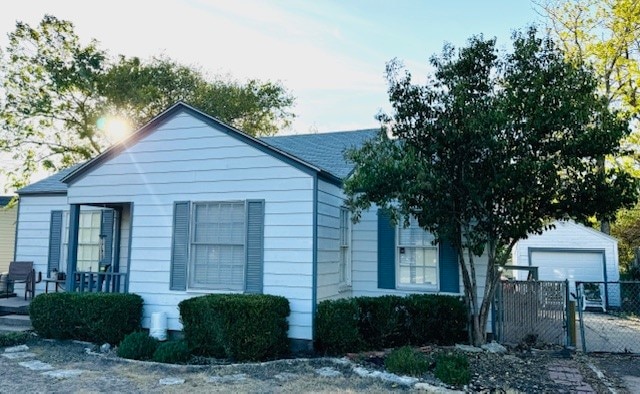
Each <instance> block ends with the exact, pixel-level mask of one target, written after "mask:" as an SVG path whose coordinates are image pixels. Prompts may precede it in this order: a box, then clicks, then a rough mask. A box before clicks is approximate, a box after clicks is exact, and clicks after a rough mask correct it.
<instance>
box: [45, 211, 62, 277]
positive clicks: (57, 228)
mask: <svg viewBox="0 0 640 394" xmlns="http://www.w3.org/2000/svg"><path fill="white" fill-rule="evenodd" d="M61 245H62V211H51V223H50V226H49V261H48V262H47V274H50V273H51V271H52V270H53V269H54V268H55V269H56V270H59V269H60V258H61V256H60V253H61Z"/></svg>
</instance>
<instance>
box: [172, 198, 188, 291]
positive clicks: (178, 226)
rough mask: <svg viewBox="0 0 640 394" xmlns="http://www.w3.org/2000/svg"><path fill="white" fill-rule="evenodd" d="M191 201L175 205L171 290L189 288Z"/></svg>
mask: <svg viewBox="0 0 640 394" xmlns="http://www.w3.org/2000/svg"><path fill="white" fill-rule="evenodd" d="M189 208H190V202H189V201H178V202H176V203H174V205H173V240H172V242H171V279H170V289H171V290H186V289H187V265H188V264H189Z"/></svg>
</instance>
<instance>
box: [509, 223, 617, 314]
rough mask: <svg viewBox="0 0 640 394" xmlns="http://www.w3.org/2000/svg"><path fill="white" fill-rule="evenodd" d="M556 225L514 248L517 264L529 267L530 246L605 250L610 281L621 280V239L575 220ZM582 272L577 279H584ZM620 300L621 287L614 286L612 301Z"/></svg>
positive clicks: (577, 274) (514, 259)
mask: <svg viewBox="0 0 640 394" xmlns="http://www.w3.org/2000/svg"><path fill="white" fill-rule="evenodd" d="M554 224H555V228H554V229H551V230H548V231H545V232H543V233H542V234H539V235H538V234H536V235H531V236H529V238H527V239H523V240H520V241H518V243H517V244H516V246H515V247H514V248H513V253H512V259H513V264H514V265H522V266H529V265H530V262H529V249H531V248H547V249H554V250H557V251H561V250H574V251H579V250H604V258H605V263H606V275H607V281H609V282H617V281H618V280H620V273H619V271H618V241H617V240H616V239H615V238H613V237H610V236H608V235H606V234H603V233H601V232H599V231H597V230H594V229H591V228H588V227H585V226H583V225H581V224H578V223H575V222H571V221H557V222H555V223H554ZM579 274H580V273H579V272H577V273H576V275H575V278H576V280H580V277H579ZM519 275H520V276H519V277H520V278H521V279H523V278H524V277H523V276H526V274H522V273H520V274H519ZM540 279H544V278H540ZM619 299H620V294H619V288H618V287H614V286H610V287H609V302H611V303H612V304H619Z"/></svg>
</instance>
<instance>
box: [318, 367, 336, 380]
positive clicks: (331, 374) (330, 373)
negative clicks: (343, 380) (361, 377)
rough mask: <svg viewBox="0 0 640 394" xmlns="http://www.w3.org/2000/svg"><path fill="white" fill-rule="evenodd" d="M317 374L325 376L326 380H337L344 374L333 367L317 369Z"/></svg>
mask: <svg viewBox="0 0 640 394" xmlns="http://www.w3.org/2000/svg"><path fill="white" fill-rule="evenodd" d="M316 373H317V374H318V375H320V376H324V377H325V378H335V377H338V376H342V372H340V371H338V370H336V369H333V368H331V367H322V368H319V369H316Z"/></svg>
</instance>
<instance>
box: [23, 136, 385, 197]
mask: <svg viewBox="0 0 640 394" xmlns="http://www.w3.org/2000/svg"><path fill="white" fill-rule="evenodd" d="M377 131H378V130H377V129H367V130H354V131H337V132H332V133H318V134H300V135H285V136H275V137H264V138H261V140H262V141H264V142H266V143H267V144H269V145H271V146H272V147H274V148H276V149H279V150H281V151H283V152H286V153H288V154H290V155H293V156H295V157H297V158H298V159H300V160H302V161H304V162H307V163H308V164H310V165H312V166H315V167H318V168H320V169H321V170H323V171H326V172H328V173H330V174H332V175H334V176H336V177H338V178H340V179H344V178H346V177H347V176H348V175H349V174H350V173H351V171H352V170H353V164H351V163H348V162H347V161H346V160H345V158H344V151H345V150H346V149H349V148H357V147H360V146H362V144H363V143H364V141H365V140H368V139H371V138H373V137H375V135H376V133H377ZM81 165H82V164H76V165H74V166H72V167H69V168H66V169H64V170H61V171H60V172H57V173H55V174H53V175H51V176H50V177H48V178H45V179H42V180H40V181H38V182H35V183H32V184H31V185H29V186H26V187H24V188H22V189H20V190H18V194H20V195H29V194H65V193H66V192H67V184H66V183H63V182H61V179H63V178H64V177H65V176H67V175H68V174H70V173H71V172H73V171H74V170H75V169H77V168H79V167H80V166H81Z"/></svg>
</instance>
